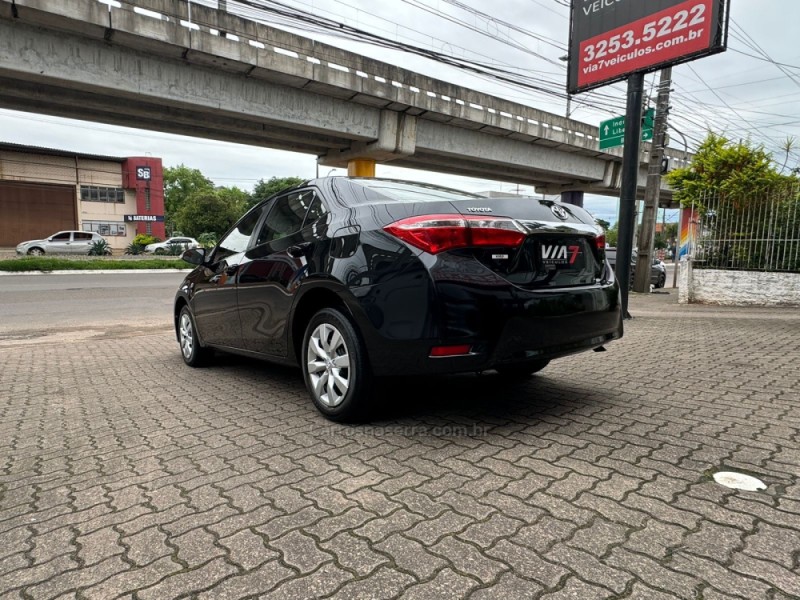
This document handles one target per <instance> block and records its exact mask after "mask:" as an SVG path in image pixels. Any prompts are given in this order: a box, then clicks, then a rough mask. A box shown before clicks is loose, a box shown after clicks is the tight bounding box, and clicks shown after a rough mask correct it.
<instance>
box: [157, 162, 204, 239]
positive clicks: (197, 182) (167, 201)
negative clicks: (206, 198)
mask: <svg viewBox="0 0 800 600" xmlns="http://www.w3.org/2000/svg"><path fill="white" fill-rule="evenodd" d="M213 189H214V182H212V181H211V180H210V179H209V178H208V177H206V176H205V175H203V174H202V173H201V172H200V171H199V170H198V169H190V168H189V167H187V166H186V165H183V164H181V165H178V166H177V167H166V168H165V169H164V216H165V220H166V221H167V223H168V224H172V225H174V224H175V218H176V215H177V213H178V211H179V210H180V208H181V207H182V206H183V204H184V202H186V200H187V199H188V198H189V197H190V196H192V195H193V194H196V193H198V192H210V191H213ZM168 229H170V228H169V227H168Z"/></svg>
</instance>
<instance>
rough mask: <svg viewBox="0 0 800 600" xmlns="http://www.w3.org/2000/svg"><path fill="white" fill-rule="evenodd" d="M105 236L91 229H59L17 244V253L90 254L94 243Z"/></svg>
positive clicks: (34, 254) (36, 254) (33, 254)
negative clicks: (49, 234) (45, 235)
mask: <svg viewBox="0 0 800 600" xmlns="http://www.w3.org/2000/svg"><path fill="white" fill-rule="evenodd" d="M104 239H105V238H104V237H103V236H102V235H100V234H99V233H93V232H91V231H59V232H58V233H54V234H53V235H51V236H50V237H48V238H45V239H42V240H29V241H27V242H21V243H19V244H17V254H30V255H32V256H41V255H42V254H89V248H91V247H92V244H94V243H95V242H98V241H100V240H104Z"/></svg>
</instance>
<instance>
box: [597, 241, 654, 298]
mask: <svg viewBox="0 0 800 600" xmlns="http://www.w3.org/2000/svg"><path fill="white" fill-rule="evenodd" d="M606 259H607V260H608V264H610V265H611V268H612V269H614V270H616V268H617V249H616V248H606ZM638 259H639V257H638V255H637V254H636V253H635V252H634V253H633V254H632V255H631V276H630V285H629V286H628V287H630V288H631V289H633V280H634V278H635V277H636V262H637V261H638ZM666 284H667V266H666V265H665V264H664V262H663V261H661V260H659V259H657V258H654V259H653V264H651V265H650V285H652V286H653V287H655V288H663V287H664V286H665V285H666Z"/></svg>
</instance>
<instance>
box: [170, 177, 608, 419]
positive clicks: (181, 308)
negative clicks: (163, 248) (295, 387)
mask: <svg viewBox="0 0 800 600" xmlns="http://www.w3.org/2000/svg"><path fill="white" fill-rule="evenodd" d="M604 247H605V239H604V236H603V232H602V230H601V229H599V228H598V227H597V226H596V224H595V222H594V219H593V218H592V217H591V216H590V215H589V214H588V213H587V212H586V211H584V210H583V209H581V208H577V207H574V206H569V205H562V204H558V203H554V202H551V201H545V200H536V199H532V198H491V199H490V198H486V197H483V196H477V195H474V194H469V193H466V192H460V191H456V190H451V189H446V188H442V187H437V186H432V185H425V184H419V183H410V182H402V181H392V180H382V179H360V178H344V177H332V178H323V179H315V180H312V181H309V182H307V183H305V184H303V185H301V186H299V187H297V188H294V189H292V190H290V191H287V192H283V193H281V194H278V195H276V196H274V197H272V198H270V199H268V200H266V201H264V202H261V203H260V204H258V205H257V206H256V207H255V208H253V209H252V210H250V211H249V212H248V213H247V214H246V215H245V216H244V217H242V219H241V220H240V221H239V222H238V223H237V224H236V225H235V226H234V227H233V229H232V230H231V231H229V232H228V233H227V234H226V235H225V236H224V237H223V238H222V241H221V242H220V243H219V245H218V246H217V247H216V248H215V249H214V250H212V251H210V252H205V251H204V250H203V249H202V248H197V249H191V250H188V251H187V252H186V253H185V254H184V256H183V257H184V259H185V260H187V261H189V262H191V263H194V264H197V265H198V266H197V268H196V269H195V270H194V271H192V273H191V274H189V275H188V276H187V277H186V279H185V280H184V282H183V283H182V284H181V286H180V289H179V291H178V293H177V296H176V299H175V326H176V333H177V338H178V342H179V344H180V347H181V351H182V355H183V359H184V361H185V362H186V363H187V364H188V365H191V366H199V365H201V364H203V363H205V362H206V361H207V360H208V359H209V358H210V356H211V354H212V352H213V351H214V349H221V350H225V351H230V352H234V353H238V354H242V355H247V356H253V357H259V358H264V359H268V360H271V361H276V362H279V363H285V364H290V365H298V364H299V365H300V366H301V368H302V369H303V374H304V377H305V381H306V384H307V386H308V389H309V392H310V394H311V397H312V399H313V401H314V403H315V405H316V406H317V408H318V409H319V410H320V411H321V412H322V413H323V414H325V415H326V416H327V417H328V418H331V419H335V420H352V419H356V418H358V417H359V415H363V414H364V411H365V409H367V408H368V405H369V403H370V400H371V399H370V387H371V382H372V381H373V377H376V376H385V375H398V374H402V375H415V374H446V373H459V372H475V371H484V370H490V369H496V370H497V371H499V372H500V373H501V374H507V375H513V376H525V375H530V374H531V373H533V372H536V371H539V370H541V369H543V368H544V367H545V366H546V365H547V363H548V362H549V361H550V360H551V359H553V358H557V357H560V356H565V355H568V354H572V353H575V352H579V351H583V350H591V349H599V348H600V347H602V345H603V344H605V343H606V342H608V341H610V340H614V339H617V338H619V337H621V336H622V320H621V317H620V305H619V287H618V285H617V282H616V280H615V278H614V273H613V271H612V270H611V268H610V267H609V265H608V263H607V262H606V261H605V258H604Z"/></svg>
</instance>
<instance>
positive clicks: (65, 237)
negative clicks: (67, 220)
mask: <svg viewBox="0 0 800 600" xmlns="http://www.w3.org/2000/svg"><path fill="white" fill-rule="evenodd" d="M69 236H70V232H69V231H65V232H63V233H59V234H56V235H54V236H53V238H52V239H53V241H54V242H68V241H69Z"/></svg>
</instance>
